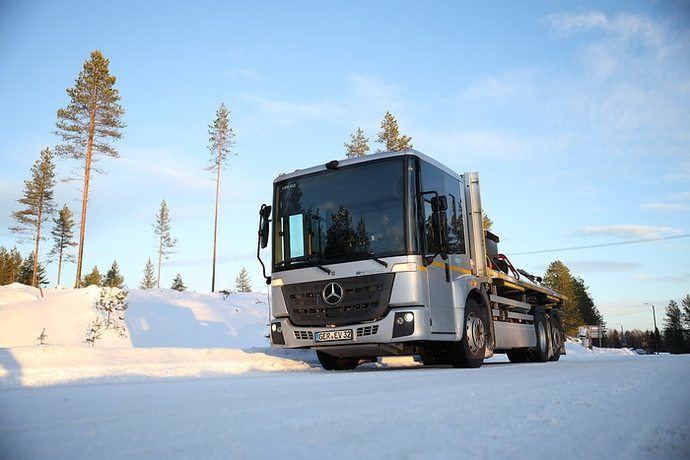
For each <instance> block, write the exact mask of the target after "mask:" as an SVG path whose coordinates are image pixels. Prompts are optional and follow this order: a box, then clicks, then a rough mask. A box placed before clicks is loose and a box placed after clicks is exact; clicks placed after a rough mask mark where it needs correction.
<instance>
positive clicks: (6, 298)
mask: <svg viewBox="0 0 690 460" xmlns="http://www.w3.org/2000/svg"><path fill="white" fill-rule="evenodd" d="M40 298H41V290H40V289H38V288H35V287H32V286H27V285H25V284H20V283H12V284H8V285H7V286H0V305H10V304H15V303H19V302H26V301H30V300H37V299H40Z"/></svg>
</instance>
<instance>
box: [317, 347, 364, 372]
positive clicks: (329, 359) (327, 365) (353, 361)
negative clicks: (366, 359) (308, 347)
mask: <svg viewBox="0 0 690 460" xmlns="http://www.w3.org/2000/svg"><path fill="white" fill-rule="evenodd" d="M316 357H317V358H319V363H320V364H321V367H323V368H324V369H326V370H327V371H351V370H352V369H354V368H355V367H357V366H358V365H359V358H356V357H354V358H353V357H345V358H341V357H338V356H333V355H331V354H328V353H326V352H323V351H319V350H316Z"/></svg>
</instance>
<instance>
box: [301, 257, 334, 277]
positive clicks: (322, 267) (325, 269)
mask: <svg viewBox="0 0 690 460" xmlns="http://www.w3.org/2000/svg"><path fill="white" fill-rule="evenodd" d="M320 258H321V253H319V252H315V253H314V254H312V255H310V256H309V258H308V259H307V260H308V261H310V262H314V266H315V267H316V268H318V269H319V270H321V271H322V272H325V273H327V274H329V275H330V274H331V273H332V272H331V269H330V268H328V267H324V266H323V265H319V264H317V263H316V261H317V260H318V259H320Z"/></svg>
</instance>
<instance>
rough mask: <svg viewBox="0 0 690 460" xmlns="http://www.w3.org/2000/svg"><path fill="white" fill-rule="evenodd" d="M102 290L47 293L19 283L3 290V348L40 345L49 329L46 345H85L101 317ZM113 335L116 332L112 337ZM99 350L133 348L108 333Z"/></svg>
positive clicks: (0, 333) (0, 300)
mask: <svg viewBox="0 0 690 460" xmlns="http://www.w3.org/2000/svg"><path fill="white" fill-rule="evenodd" d="M99 293H100V289H99V288H98V287H97V286H89V287H86V288H83V289H60V290H56V289H43V290H42V294H41V290H39V289H37V288H33V287H30V286H24V285H21V284H18V283H14V284H10V285H8V286H2V287H1V288H0V324H1V325H2V327H0V348H3V347H5V348H9V347H22V346H30V345H36V343H37V341H36V338H37V337H38V336H39V335H40V334H41V331H42V330H43V329H44V328H45V333H46V335H47V339H46V343H48V344H59V345H84V346H86V344H85V343H84V338H85V336H86V331H87V329H88V328H89V326H90V324H91V322H92V321H93V320H94V319H96V317H97V315H96V313H95V312H94V310H93V304H94V302H95V301H96V299H97V298H98V295H99ZM110 332H113V333H112V334H111V333H110ZM98 345H99V346H105V347H131V346H132V343H131V341H130V340H129V339H128V338H123V337H119V336H118V335H117V334H116V333H114V331H105V332H104V333H103V336H102V338H101V339H100V340H99V341H98Z"/></svg>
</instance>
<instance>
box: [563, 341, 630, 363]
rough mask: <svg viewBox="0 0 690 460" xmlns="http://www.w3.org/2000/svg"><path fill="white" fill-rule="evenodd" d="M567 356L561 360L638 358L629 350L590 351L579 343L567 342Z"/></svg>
mask: <svg viewBox="0 0 690 460" xmlns="http://www.w3.org/2000/svg"><path fill="white" fill-rule="evenodd" d="M565 351H566V355H565V356H563V357H562V358H561V359H591V358H592V357H593V356H597V357H612V356H638V355H637V354H636V353H635V352H634V351H632V350H631V349H629V348H597V347H592V349H591V350H590V349H588V348H585V347H583V346H582V345H580V344H579V343H578V342H573V341H570V340H569V341H567V342H566V343H565Z"/></svg>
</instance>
